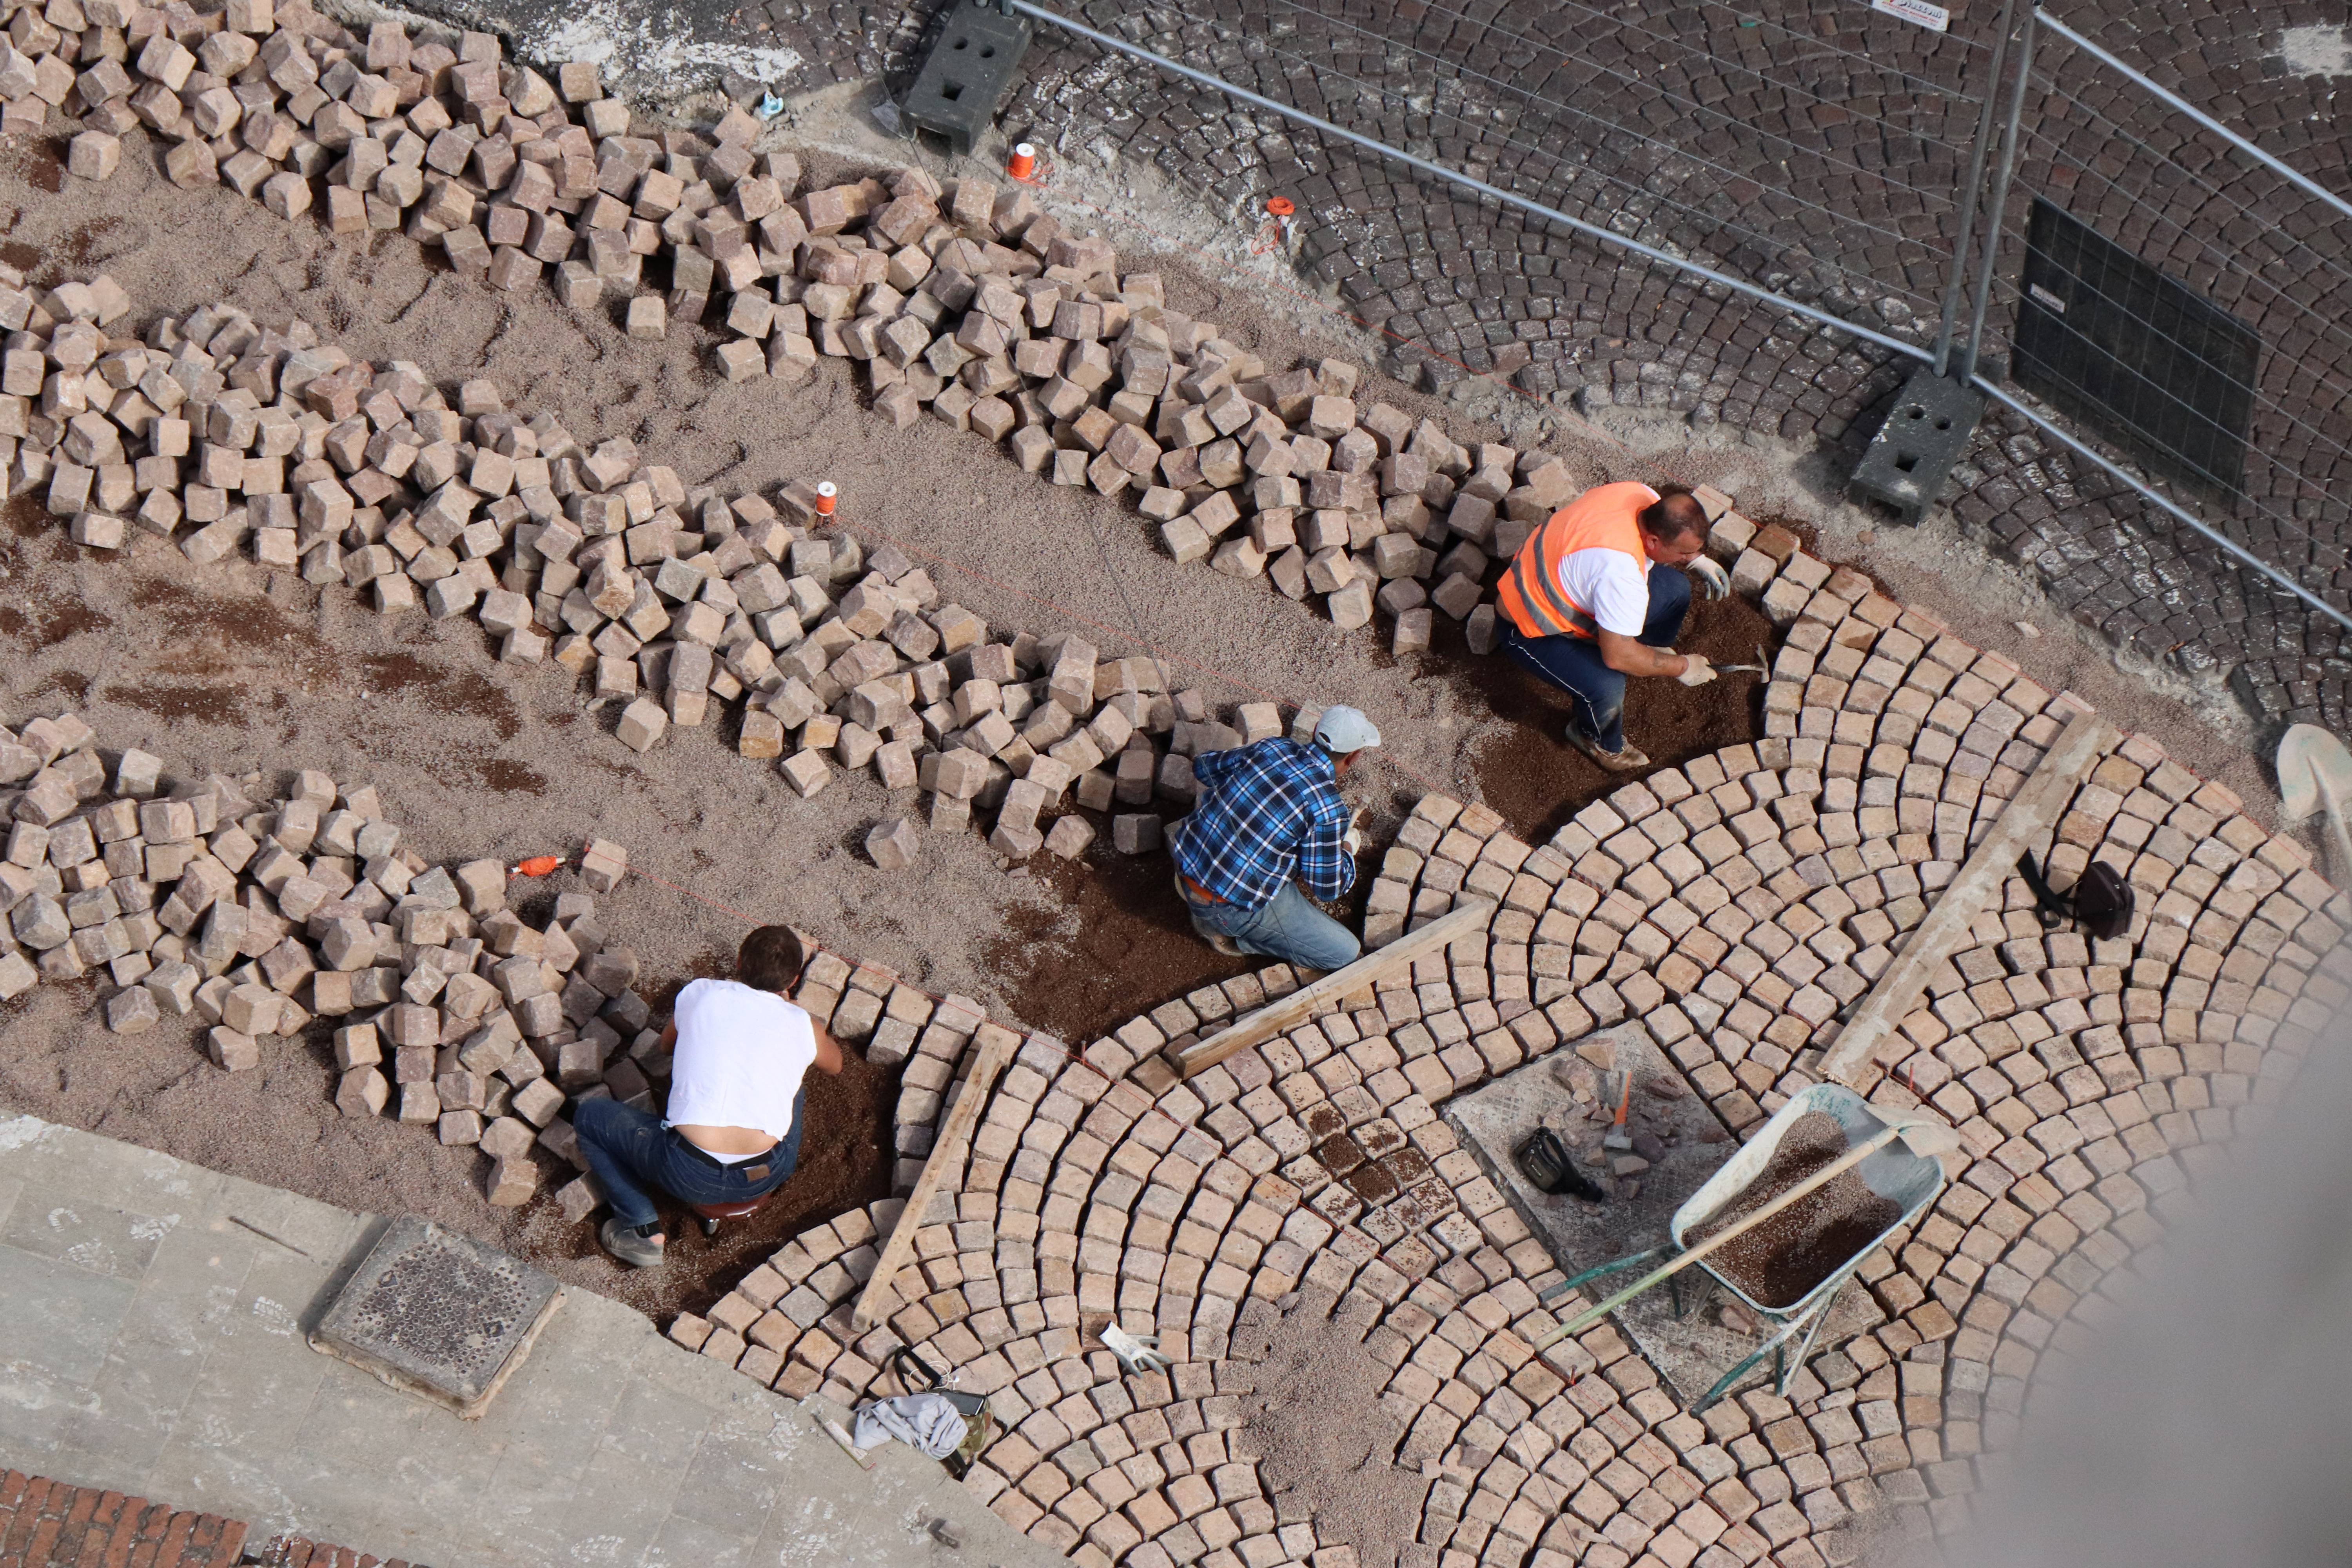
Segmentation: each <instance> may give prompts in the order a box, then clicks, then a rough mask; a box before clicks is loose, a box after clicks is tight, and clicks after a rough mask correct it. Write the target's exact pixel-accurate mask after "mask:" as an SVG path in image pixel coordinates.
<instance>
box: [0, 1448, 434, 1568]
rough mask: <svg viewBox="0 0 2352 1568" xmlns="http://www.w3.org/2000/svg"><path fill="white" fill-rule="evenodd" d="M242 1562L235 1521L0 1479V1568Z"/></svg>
mask: <svg viewBox="0 0 2352 1568" xmlns="http://www.w3.org/2000/svg"><path fill="white" fill-rule="evenodd" d="M244 1561H245V1526H244V1525H243V1524H241V1523H239V1522H238V1521H236V1520H233V1519H222V1518H220V1517H219V1516H217V1515H215V1514H209V1513H190V1512H187V1511H184V1510H175V1509H173V1507H172V1505H171V1504H170V1503H163V1502H149V1501H148V1500H146V1499H145V1498H136V1497H124V1496H123V1495H122V1494H121V1492H112V1491H100V1490H99V1489H97V1488H94V1487H71V1486H68V1485H67V1484H66V1483H65V1482H63V1481H52V1480H45V1479H42V1478H41V1477H38V1476H27V1475H26V1474H24V1473H23V1472H22V1471H18V1470H10V1471H8V1472H6V1473H5V1474H0V1568H48V1565H49V1564H53V1563H54V1564H57V1565H58V1568H66V1565H68V1564H89V1565H90V1568H100V1565H102V1568H125V1565H126V1564H129V1563H138V1564H140V1565H141V1568H230V1564H233V1563H242V1562H244ZM287 1561H288V1562H289V1564H290V1563H291V1560H290V1559H288V1560H287ZM306 1561H308V1559H306ZM354 1561H355V1562H356V1561H357V1560H354ZM365 1561H366V1563H369V1564H373V1563H376V1562H377V1561H378V1560H377V1559H375V1558H373V1557H370V1558H367V1559H365ZM336 1568H342V1564H341V1563H337V1564H336ZM392 1568H406V1564H394V1565H392Z"/></svg>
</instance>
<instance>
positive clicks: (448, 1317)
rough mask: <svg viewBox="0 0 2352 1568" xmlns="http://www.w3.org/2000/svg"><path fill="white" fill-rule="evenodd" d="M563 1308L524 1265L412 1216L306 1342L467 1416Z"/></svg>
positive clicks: (399, 1223) (550, 1283)
mask: <svg viewBox="0 0 2352 1568" xmlns="http://www.w3.org/2000/svg"><path fill="white" fill-rule="evenodd" d="M562 1300H563V1293H562V1289H560V1288H559V1287H558V1286H557V1284H556V1282H555V1281H554V1280H553V1279H550V1278H549V1277H548V1276H546V1275H545V1274H542V1273H541V1272H540V1271H539V1270H538V1269H536V1268H531V1267H530V1265H528V1264H526V1263H522V1262H520V1261H518V1260H516V1259H515V1258H509V1257H508V1256H507V1255H506V1254H505V1253H503V1252H500V1251H499V1250H498V1249H497V1248H496V1247H486V1246H484V1245H483V1244H482V1243H480V1242H478V1241H476V1240H474V1239H473V1238H472V1237H464V1236H458V1235H457V1234H456V1233H454V1232H451V1231H446V1230H444V1229H442V1228H441V1227H440V1226H437V1225H435V1224H433V1223H432V1222H431V1221H430V1220H425V1219H421V1218H418V1217H417V1216H416V1215H404V1216H403V1217H402V1218H400V1219H397V1220H394V1222H393V1224H392V1226H391V1227H390V1228H389V1229H387V1230H386V1231H385V1232H384V1233H383V1237H382V1238H381V1239H379V1240H378V1241H377V1242H376V1244H375V1246H374V1247H373V1248H371V1249H370V1250H369V1252H368V1255H367V1258H366V1259H365V1260H364V1261H363V1262H362V1263H361V1265H360V1267H359V1269H358V1271H357V1272H356V1273H354V1274H353V1275H352V1278H351V1281H350V1283H348V1284H346V1285H345V1286H344V1287H343V1289H342V1290H341V1292H340V1293H339V1294H338V1295H337V1296H336V1297H335V1300H334V1302H333V1304H332V1305H331V1306H330V1307H329V1308H328V1309H327V1313H326V1316H325V1317H324V1318H323V1319H321V1320H320V1323H319V1330H318V1332H317V1333H315V1334H314V1335H312V1336H311V1341H310V1342H311V1344H312V1345H313V1346H314V1347H316V1348H317V1349H319V1350H321V1351H325V1352H329V1353H330V1354H332V1355H338V1356H341V1357H342V1358H343V1359H344V1360H346V1361H349V1362H352V1363H355V1364H356V1365H359V1366H362V1367H364V1368H366V1369H367V1370H368V1371H370V1372H373V1373H375V1374H376V1375H377V1376H378V1377H381V1378H383V1380H384V1381H385V1382H386V1383H389V1384H393V1385H394V1386H395V1387H398V1388H405V1389H408V1390H409V1391H411V1392H412V1393H415V1394H422V1395H424V1396H425V1397H426V1398H428V1399H433V1400H436V1401H437V1402H439V1403H440V1404H443V1405H448V1406H449V1407H450V1408H451V1409H453V1410H455V1411H457V1414H458V1415H465V1416H474V1415H480V1414H481V1412H482V1409H483V1407H484V1406H485V1405H488V1403H489V1401H490V1396H491V1395H492V1394H496V1393H498V1391H499V1384H503V1383H504V1382H505V1381H506V1380H507V1377H508V1376H509V1374H510V1373H512V1372H513V1371H514V1369H515V1368H516V1367H518V1366H520V1365H521V1364H522V1361H523V1358H524V1357H525V1356H527V1355H528V1354H530V1345H531V1342H532V1341H533V1340H534V1339H536V1338H537V1337H538V1334H539V1331H540V1328H541V1325H542V1324H544V1323H545V1322H546V1321H547V1319H548V1317H549V1315H550V1314H551V1313H552V1312H553V1311H554V1310H555V1309H556V1308H557V1306H559V1305H560V1304H561V1303H562Z"/></svg>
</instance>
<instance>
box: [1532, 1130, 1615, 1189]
mask: <svg viewBox="0 0 2352 1568" xmlns="http://www.w3.org/2000/svg"><path fill="white" fill-rule="evenodd" d="M1512 1158H1514V1159H1516V1160H1517V1162H1518V1165H1519V1171H1520V1173H1522V1174H1523V1175H1525V1176H1526V1177H1527V1179H1528V1181H1530V1182H1533V1183H1534V1184H1536V1187H1537V1189H1538V1191H1540V1192H1547V1193H1551V1194H1567V1195H1568V1196H1570V1197H1572V1198H1582V1199H1583V1200H1584V1201H1585V1202H1587V1203H1592V1204H1597V1203H1599V1202H1600V1201H1601V1199H1602V1198H1604V1197H1606V1196H1607V1195H1608V1194H1605V1193H1603V1192H1602V1191H1601V1189H1600V1188H1599V1187H1598V1186H1596V1185H1594V1184H1593V1182H1592V1179H1591V1177H1589V1176H1587V1175H1586V1174H1585V1173H1583V1172H1581V1171H1580V1170H1578V1169H1577V1168H1576V1162H1575V1157H1574V1156H1573V1155H1572V1154H1570V1152H1569V1148H1568V1145H1567V1144H1565V1143H1562V1142H1560V1141H1559V1134H1558V1133H1556V1132H1554V1131H1552V1130H1551V1129H1550V1128H1549V1127H1538V1128H1537V1129H1536V1130H1535V1131H1533V1132H1531V1133H1529V1134H1528V1141H1527V1142H1524V1143H1522V1144H1520V1145H1519V1146H1518V1149H1517V1151H1516V1152H1514V1154H1513V1155H1512Z"/></svg>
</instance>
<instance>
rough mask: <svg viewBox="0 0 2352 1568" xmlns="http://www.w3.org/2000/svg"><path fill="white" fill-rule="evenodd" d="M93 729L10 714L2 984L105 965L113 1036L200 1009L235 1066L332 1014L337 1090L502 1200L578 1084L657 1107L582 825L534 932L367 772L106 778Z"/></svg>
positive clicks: (627, 958) (505, 1203)
mask: <svg viewBox="0 0 2352 1568" xmlns="http://www.w3.org/2000/svg"><path fill="white" fill-rule="evenodd" d="M97 741H98V737H97V735H96V734H95V733H94V732H93V731H91V729H90V727H89V725H88V724H86V723H84V722H82V721H81V720H80V719H79V717H77V716H76V715H74V714H72V713H65V714H60V715H58V716H57V717H55V718H40V719H35V720H33V721H30V722H28V723H26V725H25V726H24V728H23V729H22V730H21V731H5V730H0V779H5V780H6V781H7V783H6V784H5V786H0V817H5V820H6V821H7V822H8V823H9V828H8V840H7V854H6V858H5V860H4V861H0V913H5V915H6V917H7V926H6V929H5V933H0V999H6V998H10V997H14V996H16V995H19V994H22V993H24V992H26V991H28V990H30V989H31V988H32V987H33V986H34V985H35V984H38V983H39V982H40V981H42V980H49V981H74V980H80V979H83V978H84V977H86V976H89V975H92V974H98V973H102V975H103V984H102V985H101V989H102V990H103V991H104V992H105V995H104V998H103V1000H102V1001H101V1002H100V1012H101V1013H102V1015H103V1016H104V1017H105V1020H106V1026H107V1027H108V1028H109V1029H110V1030H112V1031H113V1032H114V1033H116V1034H119V1035H141V1034H145V1033H147V1032H148V1031H150V1030H152V1029H153V1028H155V1027H156V1026H158V1025H159V1024H161V1023H162V1022H163V1020H164V1019H165V1018H166V1017H173V1018H181V1019H186V1020H188V1021H189V1026H190V1027H191V1028H193V1029H201V1030H203V1031H205V1036H204V1039H205V1050H206V1053H207V1054H208V1055H209V1056H210V1058H212V1061H213V1063H214V1065H215V1066H216V1067H218V1068H222V1069H224V1070H226V1071H229V1072H242V1071H249V1070H252V1069H254V1068H258V1067H260V1066H261V1064H262V1059H263V1055H264V1050H265V1047H267V1046H268V1044H269V1043H270V1042H272V1041H273V1040H278V1039H292V1038H295V1037H299V1036H301V1035H302V1034H304V1033H305V1032H306V1031H307V1030H309V1029H310V1026H311V1025H312V1024H313V1023H314V1022H316V1021H318V1020H320V1019H326V1020H334V1021H339V1022H338V1023H337V1026H336V1027H335V1029H334V1042H333V1049H334V1062H335V1068H336V1070H337V1073H338V1078H337V1081H336V1086H335V1104H336V1106H337V1107H338V1108H339V1109H340V1110H341V1111H342V1112H343V1114H344V1115H346V1116H352V1117H370V1116H377V1115H381V1114H383V1112H384V1111H385V1110H386V1109H387V1107H393V1100H394V1089H397V1090H398V1103H397V1106H396V1107H393V1109H394V1110H395V1113H396V1114H397V1116H398V1118H399V1120H401V1121H404V1122H411V1123H415V1124H416V1125H418V1126H421V1127H429V1128H431V1129H432V1130H433V1131H435V1132H436V1134H437V1135H438V1136H439V1138H440V1140H441V1142H444V1143H447V1144H459V1145H467V1144H470V1145H474V1146H477V1147H478V1148H480V1149H481V1151H482V1152H484V1153H485V1154H486V1155H488V1157H489V1159H490V1161H491V1169H490V1172H489V1174H488V1195H489V1201H490V1202H491V1203H492V1204H494V1205H499V1206H501V1207H515V1206H519V1205H522V1204H525V1203H527V1202H529V1201H530V1198H531V1196H532V1194H534V1193H535V1192H536V1191H537V1190H538V1185H539V1176H538V1168H537V1166H536V1165H535V1164H534V1163H532V1160H531V1158H530V1152H531V1150H532V1148H533V1147H534V1146H540V1147H545V1148H547V1149H549V1150H551V1151H552V1152H556V1153H558V1154H561V1155H563V1156H565V1157H567V1158H568V1157H572V1155H573V1154H574V1153H575V1149H574V1146H573V1142H572V1131H571V1123H570V1121H568V1120H566V1119H565V1116H564V1114H563V1113H564V1112H565V1111H566V1110H568V1109H569V1107H570V1106H571V1104H572V1102H573V1101H574V1100H578V1099H580V1098H582V1097H583V1096H586V1095H592V1094H594V1095H604V1094H610V1095H614V1096H616V1097H618V1098H620V1099H622V1100H637V1101H641V1102H649V1101H650V1097H651V1088H652V1084H653V1081H654V1080H655V1079H658V1078H660V1077H662V1076H664V1075H666V1074H667V1068H668V1062H667V1057H666V1055H665V1054H664V1053H663V1052H662V1051H661V1049H660V1036H659V1034H658V1033H657V1032H656V1031H655V1030H653V1029H651V1028H649V1027H647V1025H648V1024H649V1022H650V1017H651V1016H650V1014H649V1012H648V1010H647V1008H646V1002H645V999H644V998H643V997H641V996H639V995H637V994H636V993H635V990H634V989H633V988H634V986H635V984H636V981H637V959H636V955H635V953H634V952H631V951H630V950H629V949H628V948H626V947H624V946H621V945H619V944H617V943H614V942H611V941H610V940H609V939H608V937H607V936H606V933H605V931H604V927H603V926H602V925H601V924H600V923H599V922H598V921H597V919H596V913H595V900H594V898H593V896H592V895H593V893H594V892H599V891H604V890H609V889H611V888H612V887H613V885H614V883H615V882H616V881H617V880H618V879H619V878H620V877H621V876H622V875H623V874H624V873H625V871H626V869H627V864H628V860H627V856H626V855H625V853H624V852H623V851H622V850H621V849H620V848H619V847H617V846H614V845H611V844H607V843H604V842H603V841H601V840H598V841H592V842H591V843H590V844H589V846H588V847H587V849H586V851H585V853H584V854H583V856H582V858H581V862H580V865H581V871H582V879H583V886H584V887H585V888H586V889H589V891H588V892H573V893H566V894H564V895H563V896H562V898H560V899H559V900H557V903H556V908H555V912H554V914H553V916H552V917H551V919H550V920H549V921H548V922H547V923H546V925H545V926H544V927H543V928H539V929H534V928H532V927H531V926H530V925H527V924H525V923H524V922H523V921H521V920H520V919H519V918H518V917H517V916H516V915H515V914H514V913H513V911H511V910H509V909H508V908H507V869H506V868H505V867H503V866H501V865H499V863H498V862H497V861H495V860H472V861H467V862H466V863H464V864H462V865H458V866H455V867H437V866H433V865H430V864H428V863H427V862H426V861H425V859H423V858H421V857H420V856H418V855H417V854H416V852H415V850H414V849H412V848H409V847H407V846H406V845H404V843H403V842H402V834H401V829H400V826H399V825H398V824H397V823H394V822H393V821H392V820H391V819H390V818H389V817H388V816H386V814H385V812H384V809H383V802H382V801H381V800H380V799H379V798H378V796H377V795H376V792H375V790H374V789H373V787H372V786H369V785H364V784H359V785H354V784H337V783H336V781H335V780H333V779H331V778H330V777H328V776H327V775H326V774H324V773H315V772H305V773H299V774H297V775H295V777H294V778H293V780H292V781H291V783H290V784H289V785H288V786H287V787H286V789H285V790H284V791H283V792H282V793H279V794H276V795H272V794H269V793H268V788H267V785H266V784H265V781H264V780H263V779H262V777H261V776H260V775H259V774H248V775H247V776H245V777H243V778H238V779H230V778H225V777H223V776H221V775H220V774H217V773H215V774H210V775H207V776H206V777H205V778H203V779H201V780H194V781H185V782H181V783H177V784H173V783H171V782H169V781H167V780H166V779H165V778H164V776H163V762H162V760H161V759H160V758H157V757H154V756H152V755H150V754H149V753H147V752H141V751H137V750H131V751H126V752H122V753H121V758H120V760H119V761H118V762H117V763H116V764H115V766H114V768H113V769H112V770H111V773H110V771H109V770H108V768H107V767H106V765H105V763H104V762H103V761H102V760H101V758H100V754H99V752H98V749H97ZM387 1069H388V1070H389V1072H390V1074H391V1076H390V1078H389V1079H387V1078H386V1076H385V1074H386V1071H387ZM562 1200H563V1203H564V1205H565V1207H566V1209H567V1211H568V1212H570V1214H571V1217H572V1218H578V1217H580V1216H581V1215H583V1214H584V1213H585V1212H586V1208H587V1206H591V1205H593V1202H594V1200H593V1197H592V1196H590V1194H589V1192H588V1189H587V1188H586V1187H585V1186H584V1185H583V1184H580V1183H577V1182H575V1183H574V1184H572V1187H570V1188H567V1189H566V1191H565V1192H564V1194H562Z"/></svg>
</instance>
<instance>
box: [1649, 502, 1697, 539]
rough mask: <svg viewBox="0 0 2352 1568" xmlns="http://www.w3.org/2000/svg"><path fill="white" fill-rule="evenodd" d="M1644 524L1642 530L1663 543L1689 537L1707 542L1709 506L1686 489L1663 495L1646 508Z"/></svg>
mask: <svg viewBox="0 0 2352 1568" xmlns="http://www.w3.org/2000/svg"><path fill="white" fill-rule="evenodd" d="M1641 523H1642V531H1643V533H1646V534H1648V535H1649V536H1650V537H1651V538H1652V539H1654V540H1656V541H1657V542H1659V543H1660V544H1679V543H1681V542H1684V541H1685V540H1687V539H1696V540H1697V541H1698V542H1701V543H1704V542H1706V508H1705V507H1703V506H1701V505H1699V504H1698V498H1697V497H1696V496H1695V495H1692V494H1691V493H1690V492H1689V491H1687V490H1678V491H1676V492H1675V493H1674V494H1673V495H1668V496H1661V497H1660V498H1659V499H1658V500H1654V501H1652V502H1651V503H1650V504H1649V505H1647V506H1645V507H1643V509H1642V511H1641Z"/></svg>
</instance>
